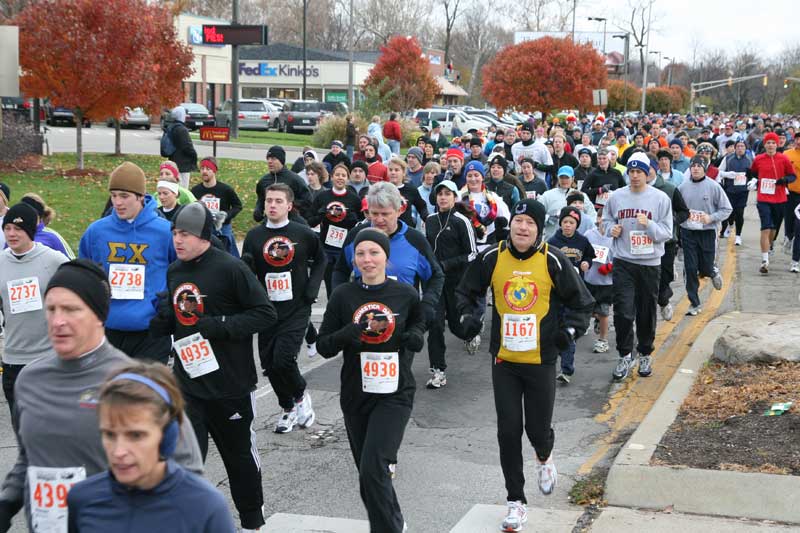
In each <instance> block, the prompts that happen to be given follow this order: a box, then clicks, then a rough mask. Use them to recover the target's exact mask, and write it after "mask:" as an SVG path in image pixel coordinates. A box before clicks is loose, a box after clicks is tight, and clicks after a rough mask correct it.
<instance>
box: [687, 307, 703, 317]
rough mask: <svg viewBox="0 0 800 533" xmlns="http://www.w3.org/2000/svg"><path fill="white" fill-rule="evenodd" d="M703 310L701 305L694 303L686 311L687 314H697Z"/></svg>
mask: <svg viewBox="0 0 800 533" xmlns="http://www.w3.org/2000/svg"><path fill="white" fill-rule="evenodd" d="M702 310H703V309H702V308H701V307H700V306H699V305H692V306H690V307H689V310H688V311H686V316H697V315H699V314H700V311H702Z"/></svg>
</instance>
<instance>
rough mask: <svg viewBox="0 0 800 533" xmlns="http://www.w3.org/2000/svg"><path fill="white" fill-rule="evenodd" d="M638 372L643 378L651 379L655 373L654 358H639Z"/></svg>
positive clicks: (646, 356) (649, 356) (641, 356)
mask: <svg viewBox="0 0 800 533" xmlns="http://www.w3.org/2000/svg"><path fill="white" fill-rule="evenodd" d="M637 372H638V373H639V375H640V376H642V377H643V378H647V377H650V375H651V374H652V373H653V358H652V356H651V355H640V356H639V368H638V369H637Z"/></svg>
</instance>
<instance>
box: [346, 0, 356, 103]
mask: <svg viewBox="0 0 800 533" xmlns="http://www.w3.org/2000/svg"><path fill="white" fill-rule="evenodd" d="M349 21H350V61H349V64H348V65H347V101H348V102H349V103H350V112H351V113H352V112H353V111H354V110H355V108H356V95H355V91H353V48H355V46H356V42H355V37H354V34H355V32H354V31H353V0H350V17H349Z"/></svg>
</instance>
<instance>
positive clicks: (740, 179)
mask: <svg viewBox="0 0 800 533" xmlns="http://www.w3.org/2000/svg"><path fill="white" fill-rule="evenodd" d="M733 184H734V185H747V175H746V174H745V173H744V172H737V173H736V174H734V176H733Z"/></svg>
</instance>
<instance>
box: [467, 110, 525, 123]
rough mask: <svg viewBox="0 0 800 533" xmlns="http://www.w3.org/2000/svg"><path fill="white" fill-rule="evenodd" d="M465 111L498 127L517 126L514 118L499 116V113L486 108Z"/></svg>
mask: <svg viewBox="0 0 800 533" xmlns="http://www.w3.org/2000/svg"><path fill="white" fill-rule="evenodd" d="M464 112H465V113H466V114H467V115H470V116H476V117H478V118H480V119H481V120H486V121H489V122H491V123H492V124H494V125H495V126H497V127H498V128H500V127H502V128H508V127H514V126H516V123H515V122H514V121H513V120H508V119H506V120H504V119H501V118H500V117H498V116H497V114H495V113H492V112H491V111H488V110H486V109H474V108H473V109H465V110H464Z"/></svg>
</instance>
